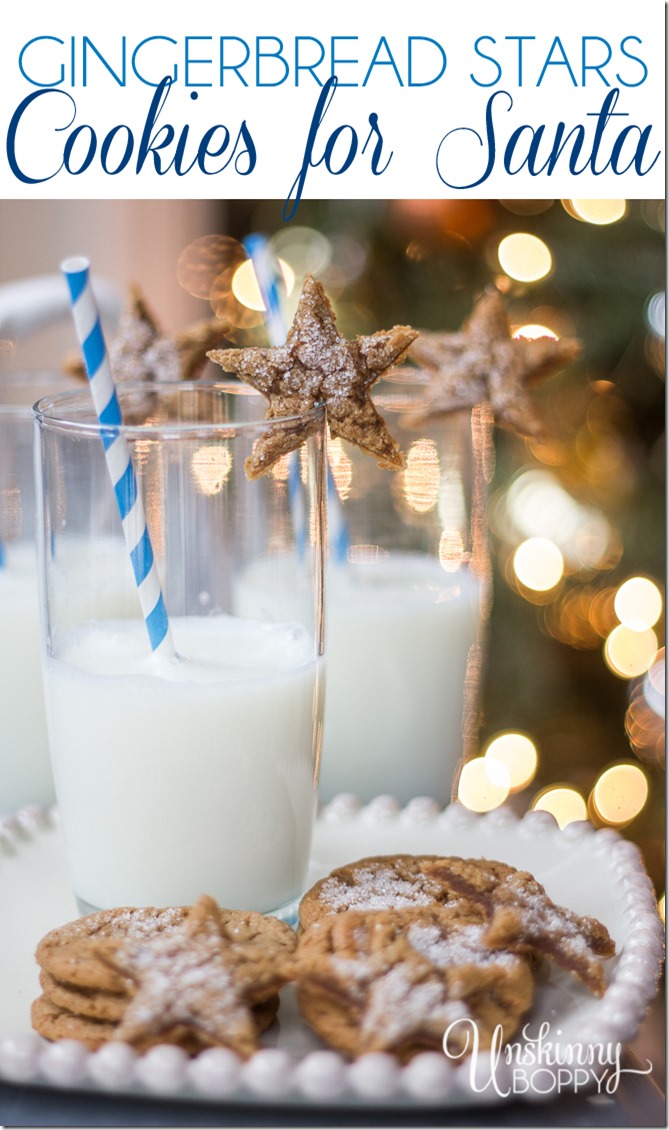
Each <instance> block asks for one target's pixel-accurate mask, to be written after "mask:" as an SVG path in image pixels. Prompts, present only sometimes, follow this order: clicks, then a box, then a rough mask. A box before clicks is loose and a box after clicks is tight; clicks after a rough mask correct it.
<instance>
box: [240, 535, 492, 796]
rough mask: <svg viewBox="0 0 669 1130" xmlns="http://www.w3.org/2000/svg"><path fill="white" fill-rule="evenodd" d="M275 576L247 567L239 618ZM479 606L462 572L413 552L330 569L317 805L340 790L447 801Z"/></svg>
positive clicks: (469, 577) (262, 566)
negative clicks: (325, 684) (325, 671)
mask: <svg viewBox="0 0 669 1130" xmlns="http://www.w3.org/2000/svg"><path fill="white" fill-rule="evenodd" d="M285 567H286V568H288V567H289V566H288V564H286V566H285ZM276 569H277V566H276V564H275V563H273V564H272V565H271V566H268V564H267V563H265V562H258V563H257V564H256V565H254V566H253V567H252V568H251V569H250V570H249V571H248V572H247V574H246V575H245V577H244V578H243V580H242V581H241V582H240V584H239V586H238V589H237V601H238V605H237V607H238V609H239V611H240V612H243V613H244V614H246V615H250V614H252V612H253V610H254V608H257V607H258V603H259V600H260V596H259V594H260V592H261V591H262V590H263V589H265V590H266V589H267V586H268V582H269V578H268V574H269V572H270V571H271V570H272V571H276ZM281 580H282V582H283V581H284V580H285V578H281ZM295 599H296V600H297V599H298V594H297V593H296V595H295ZM479 601H480V585H479V581H478V580H477V578H476V577H475V575H474V574H473V573H471V572H470V571H469V570H467V569H466V568H461V569H459V570H457V571H456V572H447V571H445V570H444V569H443V567H442V566H441V564H440V563H439V561H437V560H435V559H434V558H432V557H429V556H428V555H425V554H418V553H417V554H409V553H387V554H383V553H382V552H381V553H379V554H377V555H376V556H370V559H369V560H363V561H358V562H356V563H348V564H346V565H335V564H331V565H330V567H329V570H328V575H327V588H326V625H327V627H326V650H327V657H328V676H327V690H326V696H325V712H324V730H323V756H322V761H321V769H320V789H319V791H320V795H321V798H322V799H323V800H329V799H330V798H331V797H332V796H334V795H335V794H336V793H340V792H353V793H356V794H358V795H359V796H361V797H362V798H364V799H366V800H369V799H371V798H372V797H374V796H376V795H378V794H381V793H390V794H392V795H393V796H395V797H397V799H398V800H400V801H401V802H402V803H406V801H408V800H409V799H410V798H411V797H413V796H419V795H428V796H436V797H437V798H438V799H439V800H440V801H442V802H444V803H445V802H447V801H448V800H449V799H450V794H451V787H452V783H453V778H454V775H455V772H456V769H457V765H458V762H459V760H460V758H461V756H462V752H463V709H464V705H465V704H464V687H465V672H466V668H467V659H468V656H469V652H470V649H471V648H472V646H473V645H474V644H475V643H476V640H477V634H478V626H479V618H480V612H479ZM284 612H285V613H286V614H287V609H284Z"/></svg>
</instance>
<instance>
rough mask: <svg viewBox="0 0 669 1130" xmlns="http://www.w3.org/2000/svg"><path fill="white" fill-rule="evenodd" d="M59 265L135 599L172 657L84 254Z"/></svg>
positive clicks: (154, 641) (155, 640)
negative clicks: (130, 564) (119, 517)
mask: <svg viewBox="0 0 669 1130" xmlns="http://www.w3.org/2000/svg"><path fill="white" fill-rule="evenodd" d="M61 270H62V272H63V274H64V275H65V278H66V280H67V285H68V286H69V288H70V297H71V300H72V314H73V317H74V325H75V328H76V331H77V337H78V339H79V344H80V345H81V349H82V352H83V355H84V363H85V365H86V372H87V374H88V382H89V385H90V389H91V395H92V397H93V405H94V407H95V412H96V415H97V418H98V421H99V423H100V425H101V428H102V431H101V439H102V445H103V447H104V451H105V458H106V460H107V467H108V469H109V474H110V477H111V481H112V485H113V487H114V494H115V495H116V502H117V503H118V508H119V513H120V515H121V522H122V524H123V533H124V535H125V540H126V545H127V547H128V551H129V553H130V561H131V563H132V568H133V572H134V574H135V581H136V583H137V593H138V596H139V603H140V606H141V609H142V614H143V616H144V622H145V624H146V630H147V633H148V636H149V642H150V644H151V650H152V651H154V652H158V651H160V652H161V653H163V654H165V655H168V656H171V657H174V656H175V651H174V644H173V642H172V635H171V632H170V626H169V621H168V619H167V609H166V608H165V601H164V599H163V593H162V589H161V586H160V578H159V577H158V570H157V568H156V563H155V560H154V556H153V548H152V546H151V539H150V537H149V531H148V528H147V525H146V517H145V514H144V505H143V503H142V498H141V495H140V493H139V490H138V487H137V479H136V477H135V470H134V467H133V465H132V460H131V458H130V448H129V447H128V444H127V442H126V439H125V436H124V435H123V434H122V432H120V431H119V430H118V429H119V428H120V427H121V426H122V424H123V417H122V416H121V407H120V404H119V402H118V396H117V395H116V386H115V385H114V378H113V377H112V372H111V366H110V364H109V356H108V354H107V348H106V346H105V340H104V336H103V333H102V325H101V323H100V315H99V313H98V307H97V303H96V301H95V296H94V294H93V290H92V287H91V281H90V263H89V261H88V259H84V258H80V257H77V258H73V259H66V260H65V262H64V263H62V264H61Z"/></svg>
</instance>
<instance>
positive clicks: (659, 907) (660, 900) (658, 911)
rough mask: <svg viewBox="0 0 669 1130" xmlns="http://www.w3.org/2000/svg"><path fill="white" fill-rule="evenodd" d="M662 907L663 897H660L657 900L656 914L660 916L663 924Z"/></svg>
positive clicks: (663, 912) (663, 903)
mask: <svg viewBox="0 0 669 1130" xmlns="http://www.w3.org/2000/svg"><path fill="white" fill-rule="evenodd" d="M664 906H665V896H664V895H662V897H661V898H660V899H658V903H657V913H658V914H659V916H660V918H661V919H662V921H663V922H664V920H665V911H664Z"/></svg>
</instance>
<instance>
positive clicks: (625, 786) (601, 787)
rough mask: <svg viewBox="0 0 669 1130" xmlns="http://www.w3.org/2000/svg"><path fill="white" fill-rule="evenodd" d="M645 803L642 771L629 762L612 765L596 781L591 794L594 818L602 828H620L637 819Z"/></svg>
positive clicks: (646, 782)
mask: <svg viewBox="0 0 669 1130" xmlns="http://www.w3.org/2000/svg"><path fill="white" fill-rule="evenodd" d="M647 799H648V779H647V777H646V774H645V773H644V771H643V769H640V768H639V766H638V765H632V764H630V763H628V762H625V763H621V764H620V765H611V766H610V768H608V769H605V770H604V772H603V773H602V774H600V776H599V777H598V778H597V781H596V783H595V786H594V788H593V790H592V793H591V802H592V806H593V809H594V812H595V814H596V815H597V816H598V817H599V819H600V820H601V821H602V822H603V823H604V824H613V825H616V826H618V827H619V826H622V825H623V824H629V823H630V821H631V820H634V818H635V816H638V815H639V813H640V812H641V810H642V808H643V806H644V805H645V803H646V801H647Z"/></svg>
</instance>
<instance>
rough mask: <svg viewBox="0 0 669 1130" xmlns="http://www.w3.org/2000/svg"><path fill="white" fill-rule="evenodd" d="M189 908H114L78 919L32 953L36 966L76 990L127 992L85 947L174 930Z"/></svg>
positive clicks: (53, 933) (123, 980) (122, 982)
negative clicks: (101, 941) (100, 942)
mask: <svg viewBox="0 0 669 1130" xmlns="http://www.w3.org/2000/svg"><path fill="white" fill-rule="evenodd" d="M189 909H190V907H187V906H169V907H162V908H157V907H150V906H149V907H117V908H115V909H113V910H100V911H98V912H97V913H95V914H88V915H86V916H85V917H84V918H77V919H75V920H74V921H73V922H68V923H66V925H64V926H59V927H58V928H57V929H55V930H51V931H50V932H49V933H48V934H46V936H45V937H44V938H42V940H41V942H40V943H39V945H38V947H37V950H36V952H35V958H36V960H37V964H38V965H40V966H41V967H42V968H43V969H45V970H46V971H47V973H50V974H51V975H52V976H53V977H55V978H56V980H58V981H65V982H66V983H67V984H69V985H75V986H77V987H78V988H87V989H103V990H106V991H107V992H112V993H119V992H127V990H128V980H127V978H125V977H120V976H119V975H118V974H117V973H115V972H114V970H112V969H110V968H109V967H108V966H106V965H104V964H103V963H102V962H101V961H100V960H99V958H98V957H97V955H96V953H95V949H94V948H93V947H92V946H91V945H90V944H87V943H90V942H91V940H99V939H101V938H119V939H122V938H147V937H152V936H154V935H156V934H160V933H162V932H163V931H164V930H167V931H169V930H173V929H175V928H176V927H178V926H180V925H181V924H182V923H183V922H184V921H185V919H186V917H187V915H188V912H189Z"/></svg>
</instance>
